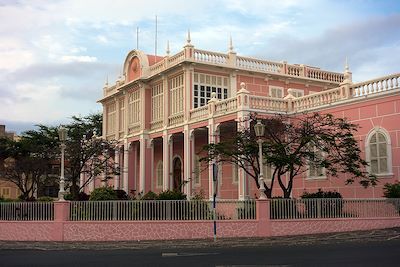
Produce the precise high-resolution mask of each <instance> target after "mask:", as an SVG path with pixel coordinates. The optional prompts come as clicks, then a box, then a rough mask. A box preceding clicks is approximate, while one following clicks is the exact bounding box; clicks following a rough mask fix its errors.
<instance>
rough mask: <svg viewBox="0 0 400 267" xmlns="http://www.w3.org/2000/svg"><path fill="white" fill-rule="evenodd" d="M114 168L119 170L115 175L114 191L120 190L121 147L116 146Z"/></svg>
mask: <svg viewBox="0 0 400 267" xmlns="http://www.w3.org/2000/svg"><path fill="white" fill-rule="evenodd" d="M114 168H115V169H116V170H117V173H116V174H115V175H114V189H115V190H118V189H119V188H120V187H119V184H120V181H119V175H120V173H119V172H120V170H119V169H120V167H119V146H116V148H115V152H114Z"/></svg>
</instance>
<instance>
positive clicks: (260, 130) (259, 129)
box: [254, 120, 267, 199]
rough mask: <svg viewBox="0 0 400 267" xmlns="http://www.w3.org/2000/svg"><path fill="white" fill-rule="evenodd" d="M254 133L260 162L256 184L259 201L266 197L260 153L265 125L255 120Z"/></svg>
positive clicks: (261, 154) (261, 155)
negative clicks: (256, 138) (258, 186)
mask: <svg viewBox="0 0 400 267" xmlns="http://www.w3.org/2000/svg"><path fill="white" fill-rule="evenodd" d="M254 131H255V132H256V136H257V137H258V140H257V143H258V157H259V159H258V160H259V162H260V175H259V176H258V183H259V184H260V188H259V189H258V190H259V191H260V199H266V198H267V196H266V195H265V187H264V170H263V169H264V164H263V162H264V160H263V153H262V143H263V139H262V138H263V137H264V133H265V125H264V124H263V123H261V120H257V124H256V125H254Z"/></svg>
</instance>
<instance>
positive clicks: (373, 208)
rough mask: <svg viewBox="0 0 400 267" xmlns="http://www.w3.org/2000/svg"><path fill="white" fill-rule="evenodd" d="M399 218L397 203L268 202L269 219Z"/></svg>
mask: <svg viewBox="0 0 400 267" xmlns="http://www.w3.org/2000/svg"><path fill="white" fill-rule="evenodd" d="M378 217H379V218H380V217H400V199H339V198H327V199H272V200H271V202H270V218H271V219H283V220H285V219H318V218H378Z"/></svg>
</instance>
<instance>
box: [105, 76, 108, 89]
mask: <svg viewBox="0 0 400 267" xmlns="http://www.w3.org/2000/svg"><path fill="white" fill-rule="evenodd" d="M104 87H106V88H107V87H108V75H107V76H106V82H105V83H104Z"/></svg>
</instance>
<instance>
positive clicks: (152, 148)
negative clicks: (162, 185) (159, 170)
mask: <svg viewBox="0 0 400 267" xmlns="http://www.w3.org/2000/svg"><path fill="white" fill-rule="evenodd" d="M149 148H150V156H151V162H150V190H151V191H153V192H154V189H155V188H156V185H154V184H155V183H157V181H154V178H155V177H154V139H151V140H149Z"/></svg>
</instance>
